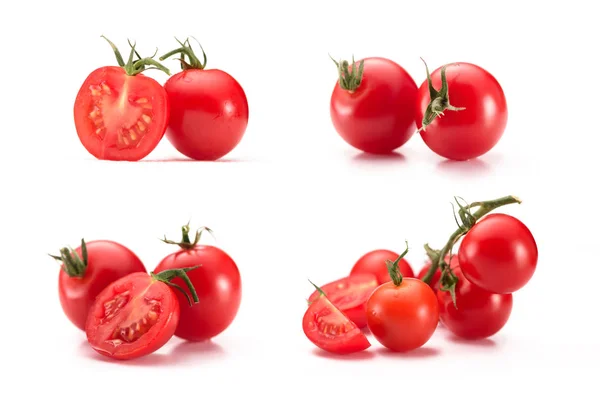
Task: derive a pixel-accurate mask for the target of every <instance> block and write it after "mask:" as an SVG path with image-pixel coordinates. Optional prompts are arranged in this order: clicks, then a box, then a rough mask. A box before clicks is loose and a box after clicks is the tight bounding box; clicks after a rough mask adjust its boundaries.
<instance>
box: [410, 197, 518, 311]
mask: <svg viewBox="0 0 600 400" xmlns="http://www.w3.org/2000/svg"><path fill="white" fill-rule="evenodd" d="M455 201H456V203H457V204H458V207H459V210H458V216H459V218H460V219H461V222H458V219H456V215H455V219H456V222H457V225H458V229H457V230H456V231H454V232H453V233H452V235H450V238H449V239H448V241H447V242H446V244H445V245H444V247H443V248H442V249H441V250H434V249H432V248H431V247H430V246H429V244H428V243H426V244H425V246H424V248H425V252H426V253H427V255H428V256H429V258H430V259H431V266H430V267H429V270H428V271H427V273H426V274H425V276H424V277H423V279H422V280H423V281H424V282H425V283H427V284H428V283H429V282H430V281H431V279H432V278H433V275H434V274H435V272H436V271H437V269H438V268H440V269H441V271H442V277H441V278H440V289H441V290H443V291H449V292H450V294H451V295H452V301H453V302H454V305H455V306H456V297H455V293H454V288H455V287H456V283H457V282H458V278H457V276H456V275H455V274H454V273H453V272H452V270H451V269H450V265H451V261H452V260H451V258H450V259H449V260H448V262H446V256H447V255H448V254H449V253H450V254H451V253H452V248H453V247H454V245H455V244H456V243H457V242H458V241H459V240H460V239H461V238H462V237H463V236H465V235H466V234H467V233H468V232H469V230H470V229H471V228H472V227H473V226H474V225H475V224H476V223H477V221H478V220H479V219H481V218H482V217H483V216H485V215H487V214H488V213H490V212H492V211H494V210H495V209H497V208H499V207H502V206H505V205H508V204H515V203H517V204H521V199H519V198H518V197H516V196H504V197H500V198H497V199H493V200H487V201H477V202H474V203H471V204H467V205H466V206H465V205H462V204H461V203H460V202H459V201H458V199H457V198H456V197H455ZM472 208H477V211H475V212H471V209H472ZM450 257H452V255H450Z"/></svg>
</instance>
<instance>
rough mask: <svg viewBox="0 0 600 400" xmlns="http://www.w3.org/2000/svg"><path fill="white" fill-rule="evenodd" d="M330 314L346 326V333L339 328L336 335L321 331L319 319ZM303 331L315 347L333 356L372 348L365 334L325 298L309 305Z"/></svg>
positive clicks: (318, 298) (303, 320) (321, 297)
mask: <svg viewBox="0 0 600 400" xmlns="http://www.w3.org/2000/svg"><path fill="white" fill-rule="evenodd" d="M330 314H335V315H337V321H336V322H338V323H339V324H340V325H344V326H345V328H344V330H345V332H344V333H340V329H339V326H337V327H336V329H335V333H332V332H331V331H328V333H325V332H323V331H322V330H321V329H319V323H318V321H319V318H320V317H322V316H327V315H330ZM302 330H303V331H304V334H305V335H306V337H307V338H308V339H309V340H310V341H311V342H312V343H313V344H314V345H315V346H317V347H319V348H320V349H322V350H325V351H327V352H329V353H333V354H339V355H346V354H352V353H356V352H359V351H363V350H366V349H368V348H369V347H371V343H370V342H369V340H368V339H367V337H366V336H365V334H364V333H363V332H362V331H361V330H360V329H359V328H358V327H357V326H356V325H355V324H354V323H353V322H352V321H350V319H348V317H347V316H346V315H345V314H344V313H343V312H342V311H340V310H339V309H337V308H336V307H335V306H334V305H333V303H331V302H330V301H329V300H328V299H327V298H326V297H324V296H319V297H317V299H316V300H314V301H313V302H312V303H311V304H310V305H309V307H308V309H307V310H306V312H305V313H304V317H303V318H302Z"/></svg>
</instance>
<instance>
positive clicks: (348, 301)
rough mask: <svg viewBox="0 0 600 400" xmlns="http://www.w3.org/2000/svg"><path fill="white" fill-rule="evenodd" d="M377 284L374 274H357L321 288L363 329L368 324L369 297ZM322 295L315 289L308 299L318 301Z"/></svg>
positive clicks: (336, 305) (330, 299) (334, 303)
mask: <svg viewBox="0 0 600 400" xmlns="http://www.w3.org/2000/svg"><path fill="white" fill-rule="evenodd" d="M377 286H379V284H378V283H377V278H376V277H375V276H374V275H372V274H360V275H359V274H355V275H351V276H349V277H346V278H342V279H338V280H336V281H333V282H330V283H328V284H326V285H324V286H322V287H321V290H322V291H323V293H325V295H326V296H327V298H328V299H329V301H331V302H332V303H333V305H334V306H335V307H336V308H338V309H339V310H340V311H341V312H343V313H344V314H345V315H346V316H347V317H348V318H349V319H350V320H351V321H352V322H353V323H354V324H356V326H357V327H359V328H361V329H362V328H364V327H365V326H367V316H366V314H365V306H366V304H367V299H368V298H369V296H370V295H371V293H373V290H375V288H377ZM320 296H321V293H320V292H319V290H315V291H314V292H313V294H312V295H311V296H310V297H309V298H308V301H309V302H313V301H316V300H317V299H318V298H319V297H320Z"/></svg>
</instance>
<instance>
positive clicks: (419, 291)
mask: <svg viewBox="0 0 600 400" xmlns="http://www.w3.org/2000/svg"><path fill="white" fill-rule="evenodd" d="M438 321H439V311H438V303H437V299H436V296H435V294H434V292H433V290H432V289H431V288H430V287H429V286H428V285H427V284H426V283H425V282H423V281H421V280H419V279H416V278H404V279H402V281H401V283H400V285H396V284H395V283H394V282H387V283H384V284H383V285H381V286H379V287H378V288H377V289H376V290H375V291H374V292H373V294H372V295H371V297H370V298H369V300H368V301H367V323H368V326H369V329H370V331H371V332H372V333H373V336H375V338H376V339H377V340H378V341H379V342H380V343H381V344H382V345H384V346H385V347H387V348H388V349H390V350H392V351H397V352H406V351H411V350H414V349H417V348H419V347H421V346H423V345H424V344H425V343H427V342H428V341H429V339H430V338H431V336H433V333H434V332H435V329H436V327H437V326H438Z"/></svg>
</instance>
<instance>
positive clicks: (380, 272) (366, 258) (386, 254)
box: [350, 249, 415, 285]
mask: <svg viewBox="0 0 600 400" xmlns="http://www.w3.org/2000/svg"><path fill="white" fill-rule="evenodd" d="M398 257H399V255H398V253H396V252H394V251H391V250H385V249H379V250H373V251H370V252H368V253H366V254H364V255H363V256H362V257H360V258H359V259H358V260H357V261H356V263H355V264H354V266H353V267H352V270H351V271H350V275H355V274H361V275H362V274H373V275H375V276H376V277H377V282H378V283H379V284H380V285H381V284H384V283H386V282H389V281H391V280H392V278H390V273H389V272H388V268H387V264H386V261H388V260H389V261H392V262H394V261H396V259H398ZM398 268H399V269H400V273H401V274H402V276H403V277H406V278H414V276H415V274H414V272H413V269H412V267H411V266H410V264H409V263H408V261H406V260H405V259H403V258H401V259H400V261H398Z"/></svg>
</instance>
